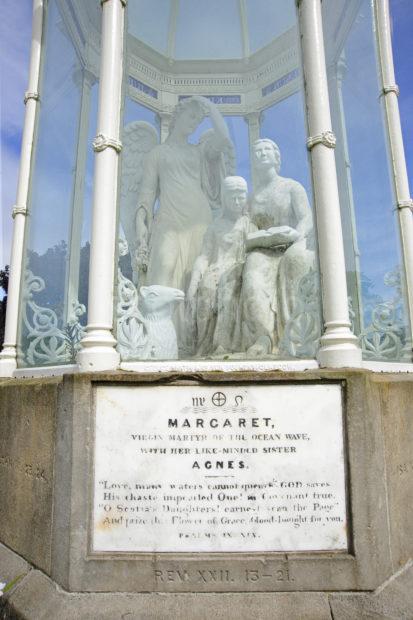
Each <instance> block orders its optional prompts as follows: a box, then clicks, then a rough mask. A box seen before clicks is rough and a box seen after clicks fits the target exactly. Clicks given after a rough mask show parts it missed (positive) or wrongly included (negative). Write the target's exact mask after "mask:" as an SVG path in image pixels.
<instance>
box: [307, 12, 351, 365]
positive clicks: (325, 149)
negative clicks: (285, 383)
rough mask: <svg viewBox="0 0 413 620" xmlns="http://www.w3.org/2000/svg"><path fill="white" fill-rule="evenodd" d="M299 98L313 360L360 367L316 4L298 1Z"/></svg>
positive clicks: (333, 138) (320, 23)
mask: <svg viewBox="0 0 413 620" xmlns="http://www.w3.org/2000/svg"><path fill="white" fill-rule="evenodd" d="M298 13H299V24H300V35H301V45H302V57H303V69H304V77H305V80H304V81H305V96H306V105H307V122H308V131H309V136H310V137H309V138H308V140H307V146H308V149H309V150H310V152H311V165H312V172H313V185H314V196H315V207H316V216H317V231H318V252H319V259H320V271H321V287H322V301H323V316H324V334H323V336H322V337H321V343H320V344H321V346H320V350H319V352H318V360H319V362H320V365H321V366H326V367H328V366H329V367H334V368H340V367H345V366H360V365H361V350H360V347H359V346H358V341H357V338H356V337H355V336H354V334H353V333H352V332H351V329H350V320H349V312H348V301H347V283H346V267H345V260H344V247H343V233H342V229H341V218H340V203H339V194H338V186H337V173H336V166H335V159H334V147H335V142H336V140H335V136H334V134H333V132H332V130H331V116H330V104H329V98H328V88H327V73H326V63H325V53H324V41H323V28H322V19H321V0H300V1H299V5H298Z"/></svg>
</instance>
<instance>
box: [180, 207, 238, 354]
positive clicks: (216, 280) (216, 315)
mask: <svg viewBox="0 0 413 620" xmlns="http://www.w3.org/2000/svg"><path fill="white" fill-rule="evenodd" d="M249 227H250V221H249V218H248V217H247V216H245V215H244V216H241V217H240V218H238V219H237V220H236V221H235V222H234V221H230V220H228V219H226V218H225V216H221V217H219V218H217V219H216V220H215V221H214V222H213V223H212V224H211V225H210V226H209V227H208V230H207V232H206V234H205V237H204V242H203V246H202V252H201V255H202V257H203V258H204V259H205V260H206V262H207V264H208V266H207V268H206V270H205V271H204V273H203V275H202V278H201V280H200V282H199V285H198V290H197V295H196V308H195V316H194V318H193V321H194V325H193V326H192V329H191V331H192V333H193V339H194V341H195V343H196V347H195V349H196V354H197V355H199V356H205V355H211V354H212V353H215V352H217V350H218V349H219V350H221V351H224V352H225V353H231V352H232V351H235V350H236V349H237V346H238V341H239V337H238V335H237V328H238V326H239V297H240V291H241V281H242V269H243V266H244V263H245V257H246V249H245V247H246V238H247V234H248V231H249Z"/></svg>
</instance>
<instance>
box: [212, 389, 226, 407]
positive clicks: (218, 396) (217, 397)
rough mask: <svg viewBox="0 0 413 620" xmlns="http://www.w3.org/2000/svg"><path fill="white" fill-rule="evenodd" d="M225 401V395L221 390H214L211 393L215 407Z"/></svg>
mask: <svg viewBox="0 0 413 620" xmlns="http://www.w3.org/2000/svg"><path fill="white" fill-rule="evenodd" d="M226 402H227V397H226V396H225V394H223V393H222V392H215V394H213V395H212V403H213V404H214V405H215V407H222V406H223V405H225V403H226Z"/></svg>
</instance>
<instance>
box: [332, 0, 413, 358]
mask: <svg viewBox="0 0 413 620" xmlns="http://www.w3.org/2000/svg"><path fill="white" fill-rule="evenodd" d="M323 5H324V21H325V31H326V49H327V60H328V66H329V88H330V101H331V110H332V118H333V129H334V131H335V133H336V136H337V147H336V162H337V171H338V180H339V190H340V202H341V208H342V222H343V231H344V240H345V251H346V264H347V277H348V287H349V295H350V308H351V312H352V320H353V323H354V329H355V332H356V333H357V334H358V335H360V342H361V345H362V347H363V355H364V357H365V358H366V359H372V360H392V361H393V360H394V361H403V360H404V361H407V360H410V353H408V350H407V349H408V346H407V345H408V343H407V341H406V334H407V333H408V330H407V324H408V320H407V315H406V311H405V308H404V304H403V291H402V288H403V277H402V276H401V273H400V267H399V265H400V254H399V244H398V231H397V223H396V221H395V219H394V217H395V216H394V210H393V209H394V198H393V195H392V188H391V182H390V177H389V166H388V153H387V145H386V137H385V131H384V126H383V118H382V110H381V102H380V98H379V82H378V75H377V65H376V53H375V41H374V31H373V15H372V11H371V3H370V2H368V0H364V1H363V2H362V3H361V8H360V10H359V12H358V14H357V16H356V18H355V19H354V21H353V24H352V27H351V29H350V31H349V32H348V34H347V31H346V30H345V24H344V20H343V23H341V22H339V23H336V21H335V20H336V19H337V15H339V14H340V13H339V12H337V10H336V9H337V7H336V6H335V2H333V1H332V0H330V1H329V2H325V3H323ZM333 5H334V6H333ZM344 32H345V33H346V34H344ZM333 33H335V35H334V36H333Z"/></svg>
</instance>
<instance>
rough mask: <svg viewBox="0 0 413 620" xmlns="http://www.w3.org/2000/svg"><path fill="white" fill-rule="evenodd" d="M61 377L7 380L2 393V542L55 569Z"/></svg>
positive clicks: (0, 519)
mask: <svg viewBox="0 0 413 620" xmlns="http://www.w3.org/2000/svg"><path fill="white" fill-rule="evenodd" d="M59 383H60V381H59V380H58V379H40V380H39V379H36V380H20V381H10V382H5V383H3V385H2V386H1V390H0V405H1V406H0V428H1V433H0V473H1V480H2V482H1V485H0V531H1V536H2V542H4V543H5V544H6V545H8V546H9V547H11V548H12V549H14V550H15V551H17V552H18V553H20V554H21V555H23V556H24V557H25V558H26V559H27V560H28V561H30V562H33V564H35V565H36V566H38V567H39V568H42V569H44V570H46V571H49V570H50V566H51V564H50V552H51V546H50V543H51V540H50V532H51V525H52V505H53V459H54V441H55V420H54V419H55V414H56V410H57V392H58V385H59Z"/></svg>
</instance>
